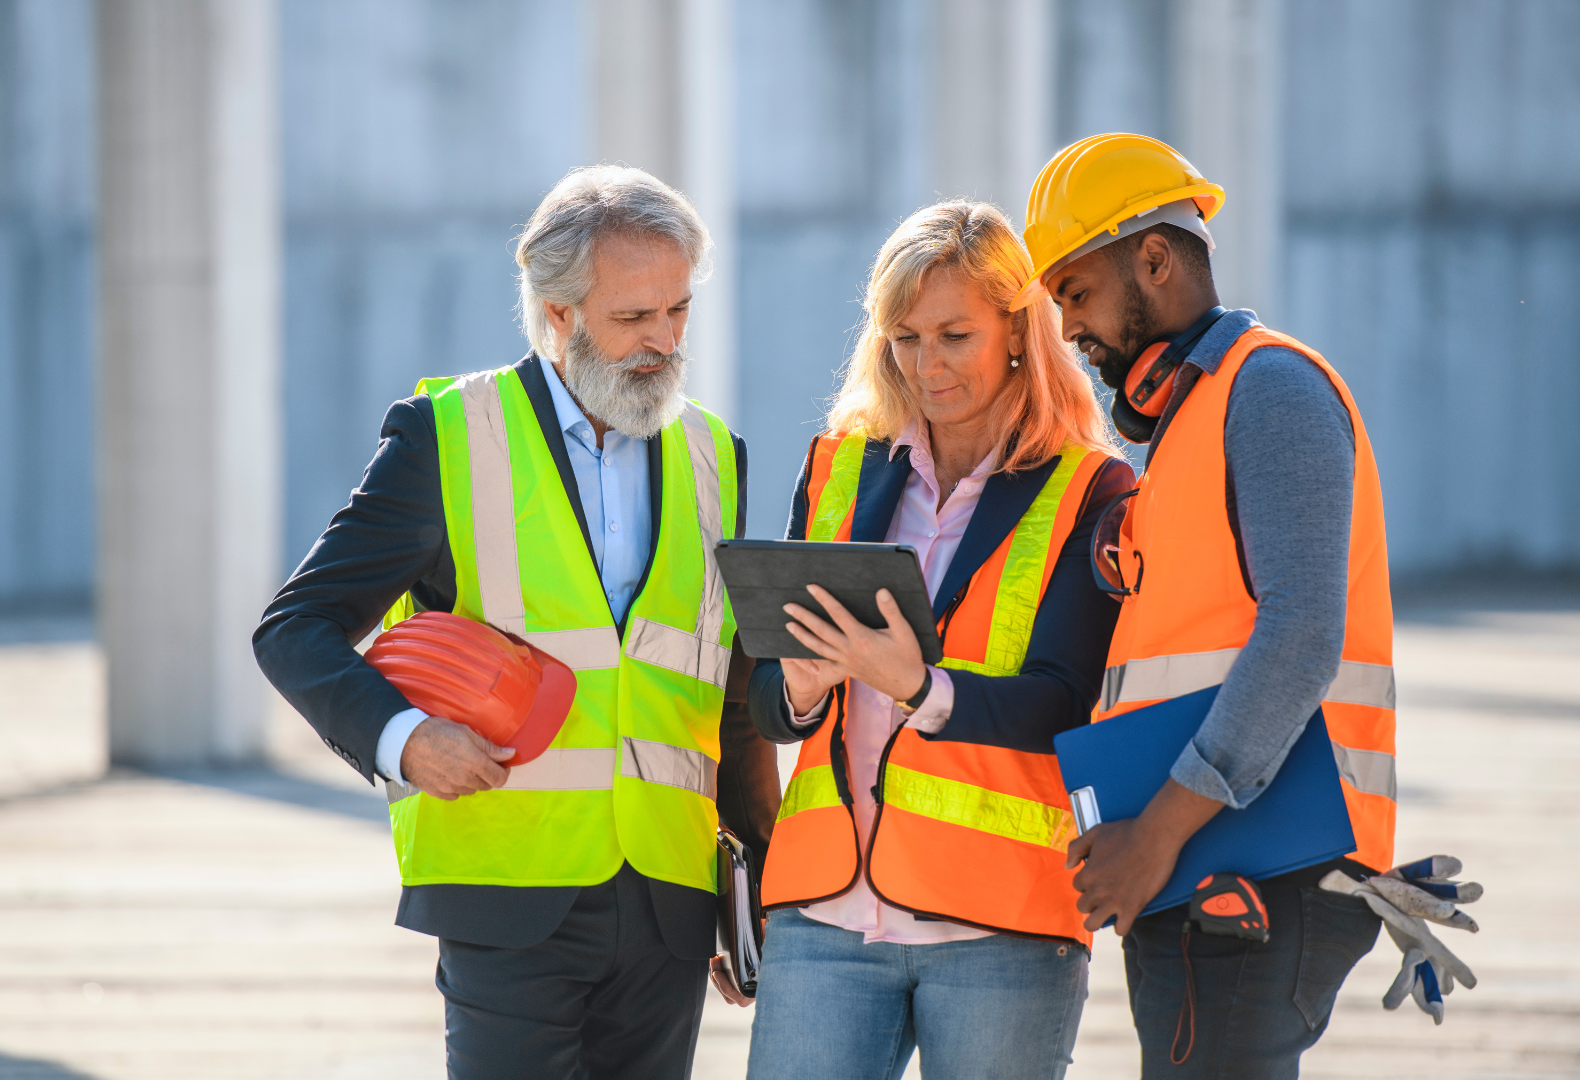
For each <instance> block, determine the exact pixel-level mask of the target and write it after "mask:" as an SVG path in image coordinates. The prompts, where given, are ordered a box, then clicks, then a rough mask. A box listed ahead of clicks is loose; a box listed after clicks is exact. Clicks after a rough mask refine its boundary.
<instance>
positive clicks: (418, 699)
mask: <svg viewBox="0 0 1580 1080" xmlns="http://www.w3.org/2000/svg"><path fill="white" fill-rule="evenodd" d="M366 660H367V662H368V663H370V664H372V665H373V667H374V668H375V669H377V670H378V671H379V673H380V674H382V675H383V676H384V677H385V678H386V679H388V680H389V681H390V682H392V683H394V684H395V687H396V689H398V690H399V691H400V692H401V693H402V694H403V695H405V697H406V700H407V701H409V702H411V703H412V704H413V705H414V706H416V707H417V708H419V709H421V710H422V711H423V712H425V713H428V714H430V715H432V716H442V717H445V718H446V719H449V720H454V721H455V722H456V723H459V724H465V725H466V726H467V727H469V728H471V729H472V730H473V731H475V732H477V733H478V734H479V735H481V736H482V737H483V738H485V739H487V740H488V741H489V742H491V743H494V744H495V745H496V746H509V747H512V748H513V749H515V751H516V756H515V757H513V758H511V759H510V760H509V761H507V762H505V764H506V765H523V764H525V763H527V762H529V761H531V760H532V759H533V758H535V757H537V756H538V755H539V754H541V753H543V751H544V750H545V749H547V748H548V745H549V743H551V742H553V741H554V736H556V735H558V734H559V731H560V728H561V726H563V725H564V723H565V716H566V714H567V713H569V712H570V709H571V700H572V699H573V698H574V697H575V696H576V675H575V673H574V672H572V671H571V669H570V668H568V667H566V666H565V665H564V664H562V663H560V662H559V661H558V660H556V659H554V658H553V657H552V656H550V655H549V654H548V653H546V652H544V651H542V650H541V649H535V648H533V647H532V646H531V645H528V644H527V643H525V642H523V641H521V640H520V639H519V638H515V637H513V636H511V635H507V634H503V633H500V632H499V631H498V630H495V629H494V628H493V627H492V626H489V625H488V624H487V623H480V622H474V621H473V620H471V619H466V618H462V617H461V616H459V615H452V614H450V613H449V612H447V611H419V612H418V613H417V614H416V615H413V616H412V617H411V618H409V619H406V620H405V621H403V622H400V623H397V624H396V625H395V626H392V627H391V628H390V629H388V630H386V631H384V633H382V634H380V635H379V636H378V637H377V638H376V639H375V640H374V642H373V646H372V648H370V649H368V651H367V655H366Z"/></svg>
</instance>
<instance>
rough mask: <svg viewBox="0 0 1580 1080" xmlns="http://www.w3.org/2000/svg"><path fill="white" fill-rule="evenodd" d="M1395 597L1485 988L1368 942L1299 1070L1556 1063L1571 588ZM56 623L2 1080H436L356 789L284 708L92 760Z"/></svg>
mask: <svg viewBox="0 0 1580 1080" xmlns="http://www.w3.org/2000/svg"><path fill="white" fill-rule="evenodd" d="M1411 612H1412V614H1411V617H1410V619H1409V621H1408V622H1405V623H1403V624H1402V625H1401V628H1400V632H1399V656H1398V667H1399V676H1400V733H1399V755H1400V767H1399V773H1400V783H1401V790H1400V815H1399V833H1400V835H1399V850H1400V852H1401V853H1402V854H1404V855H1411V856H1413V855H1425V854H1430V853H1432V852H1439V851H1443V852H1451V853H1454V854H1458V855H1460V856H1461V857H1462V858H1464V859H1465V861H1466V863H1467V865H1468V866H1469V868H1470V870H1471V871H1472V872H1473V874H1474V875H1475V876H1476V877H1477V878H1479V879H1480V880H1482V881H1483V882H1485V883H1486V884H1487V886H1488V889H1489V893H1488V897H1487V899H1486V900H1484V901H1483V902H1481V903H1480V904H1478V905H1476V908H1475V915H1476V917H1477V918H1478V920H1479V921H1480V922H1481V925H1482V927H1483V930H1482V933H1481V934H1480V935H1478V936H1476V937H1468V936H1466V935H1463V934H1454V935H1452V944H1453V945H1454V947H1456V949H1457V950H1458V951H1459V952H1460V954H1461V955H1462V956H1463V957H1464V958H1465V959H1466V960H1467V961H1468V962H1469V963H1470V964H1471V966H1472V967H1473V968H1475V970H1476V972H1477V974H1478V975H1479V976H1480V977H1481V985H1480V986H1479V987H1478V988H1477V989H1475V990H1473V991H1469V992H1465V991H1460V992H1457V993H1456V994H1455V995H1453V996H1452V997H1451V998H1450V999H1449V1003H1448V1004H1449V1019H1448V1021H1447V1023H1446V1024H1445V1025H1444V1026H1443V1027H1441V1028H1434V1027H1433V1026H1432V1024H1431V1022H1430V1020H1428V1019H1427V1018H1426V1017H1425V1016H1423V1015H1421V1014H1420V1013H1417V1012H1415V1011H1414V1010H1413V1007H1411V1006H1406V1009H1405V1010H1401V1011H1400V1012H1398V1013H1385V1012H1383V1011H1382V1009H1381V1008H1380V1007H1379V1006H1378V1004H1377V1001H1378V998H1379V997H1380V996H1381V994H1382V991H1383V989H1384V988H1385V987H1386V985H1387V984H1388V982H1389V981H1390V979H1391V978H1392V975H1393V971H1394V969H1395V967H1396V966H1397V958H1396V955H1392V956H1391V955H1390V954H1392V953H1393V952H1394V950H1393V947H1392V945H1391V944H1388V943H1387V942H1386V940H1385V941H1384V942H1383V943H1382V944H1381V945H1379V947H1378V949H1377V950H1376V951H1375V952H1374V954H1373V955H1372V956H1371V957H1368V958H1367V960H1365V961H1364V962H1363V963H1362V965H1361V967H1360V969H1359V970H1358V971H1357V972H1356V973H1355V975H1354V976H1352V978H1351V979H1350V982H1349V984H1348V985H1347V987H1346V989H1345V991H1344V993H1343V994H1342V995H1341V997H1340V999H1339V1004H1338V1008H1337V1011H1336V1014H1335V1017H1334V1021H1333V1025H1332V1028H1331V1029H1330V1032H1329V1034H1328V1036H1327V1038H1326V1039H1325V1040H1324V1042H1323V1043H1322V1044H1321V1045H1320V1046H1319V1047H1318V1049H1317V1050H1316V1051H1314V1052H1313V1053H1312V1054H1310V1055H1308V1057H1307V1060H1306V1075H1307V1076H1308V1077H1333V1078H1339V1077H1343V1078H1344V1080H1362V1078H1369V1077H1378V1078H1382V1077H1387V1078H1390V1080H1396V1078H1398V1077H1401V1076H1406V1075H1412V1074H1416V1075H1431V1076H1433V1077H1434V1078H1450V1077H1552V1076H1571V1077H1580V922H1577V921H1576V920H1575V919H1574V918H1573V917H1572V916H1571V915H1570V909H1569V908H1568V906H1567V901H1568V900H1569V899H1570V898H1571V897H1573V896H1576V895H1580V870H1577V866H1576V862H1575V860H1577V859H1580V784H1577V779H1580V597H1576V596H1573V595H1571V597H1570V598H1569V599H1568V600H1563V601H1559V602H1556V603H1555V602H1552V601H1550V600H1545V601H1544V600H1542V599H1540V598H1538V599H1537V601H1536V602H1535V603H1532V602H1530V601H1529V600H1525V601H1517V602H1510V600H1509V598H1507V597H1491V598H1487V597H1482V598H1471V599H1470V600H1469V601H1462V602H1461V603H1458V604H1453V605H1445V604H1439V605H1437V606H1436V607H1428V606H1422V605H1420V604H1417V605H1416V606H1415V607H1413V608H1412V609H1411ZM80 632H81V627H80V626H78V627H73V626H72V625H70V624H28V625H19V624H10V625H0V1078H4V1080H11V1078H29V1080H65V1078H72V1077H89V1078H99V1080H143V1078H150V1080H151V1078H156V1077H157V1078H170V1080H178V1078H195V1080H196V1078H203V1080H207V1078H216V1080H217V1078H231V1077H236V1078H265V1077H267V1078H289V1080H309V1078H311V1080H320V1078H323V1080H328V1078H362V1077H367V1078H369V1080H373V1078H375V1077H376V1078H378V1080H404V1078H407V1077H412V1078H416V1077H434V1076H441V1075H443V1060H442V1047H441V1038H442V1036H441V1021H440V1001H439V998H438V995H437V993H436V992H435V991H434V989H433V984H432V976H433V962H434V947H433V944H432V942H431V941H429V940H428V939H425V938H422V937H420V936H418V935H415V934H410V933H407V932H406V931H403V930H399V929H397V928H395V927H394V926H392V925H391V924H390V918H391V915H392V913H393V909H394V901H395V896H396V893H397V888H398V885H397V881H396V876H395V871H394V860H393V858H392V857H391V853H390V850H389V836H388V828H387V825H386V824H385V818H384V810H383V806H382V802H381V800H380V798H379V797H378V796H377V795H376V794H374V793H373V792H371V791H370V790H369V789H368V788H367V787H366V786H365V785H362V784H361V782H360V780H359V779H358V778H357V777H355V776H354V775H352V774H351V773H350V772H349V770H347V769H346V768H345V767H344V766H343V765H342V764H341V763H340V762H339V761H338V759H336V758H334V757H332V756H331V755H329V754H327V753H326V752H324V751H323V748H322V745H321V744H320V743H318V741H317V740H316V738H315V737H314V736H313V735H312V734H311V733H310V732H309V731H307V730H306V728H305V725H302V724H301V722H300V721H299V720H296V719H294V718H293V717H291V716H289V715H285V714H282V717H281V722H280V723H279V725H278V726H277V731H276V733H275V735H276V738H275V742H274V747H273V752H274V756H275V759H276V762H277V764H276V766H275V767H273V768H271V769H267V770H261V769H260V770H254V771H249V772H240V773H206V774H192V775H188V776H182V777H170V776H166V777H151V776H146V775H142V774H137V773H131V772H122V771H112V772H110V773H109V774H108V775H105V774H104V771H103V770H104V751H103V738H102V722H103V721H102V713H101V708H100V705H99V701H100V697H101V681H102V674H101V665H100V661H99V659H98V656H97V652H96V650H95V649H94V648H93V647H92V646H91V645H88V644H85V643H83V642H81V641H74V640H71V639H72V638H73V637H74V636H75V635H79V634H80ZM39 638H44V639H53V640H45V641H43V642H39V641H37V640H36V639H39ZM29 639H33V640H30V641H29ZM6 641H11V642H13V643H12V644H4V642H6ZM18 641H28V643H14V642H18ZM1092 984H1093V991H1092V998H1091V1000H1090V1002H1089V1003H1088V1005H1087V1010H1086V1015H1085V1019H1084V1022H1083V1024H1082V1028H1081V1037H1080V1042H1079V1044H1078V1046H1077V1050H1076V1065H1075V1067H1074V1069H1073V1070H1072V1073H1071V1075H1072V1076H1073V1077H1076V1078H1090V1080H1099V1078H1109V1077H1114V1078H1118V1077H1126V1076H1134V1075H1135V1071H1136V1050H1135V1041H1134V1037H1133V1035H1132V1034H1131V1032H1130V1026H1129V1017H1128V1014H1127V1011H1126V1008H1125V1003H1124V996H1123V975H1122V972H1121V970H1120V964H1119V953H1118V949H1117V941H1116V940H1115V939H1113V938H1112V937H1111V936H1105V937H1103V938H1101V939H1100V940H1099V941H1098V944H1097V950H1096V955H1095V957H1094V965H1093V978H1092ZM1406 1010H1408V1011H1406ZM749 1024H750V1014H749V1013H747V1012H744V1011H741V1010H736V1009H733V1008H731V1007H729V1006H727V1005H725V1004H724V1003H723V1002H722V1001H719V1000H717V999H715V1000H713V1001H711V1002H710V1007H709V1011H708V1013H707V1018H706V1020H705V1024H704V1029H703V1038H702V1045H701V1049H700V1051H699V1055H698V1068H697V1075H698V1076H699V1077H701V1078H708V1080H711V1078H715V1077H717V1078H724V1077H740V1076H741V1075H742V1074H743V1072H744V1066H745V1041H746V1034H747V1031H748V1028H749ZM913 1071H914V1064H913Z"/></svg>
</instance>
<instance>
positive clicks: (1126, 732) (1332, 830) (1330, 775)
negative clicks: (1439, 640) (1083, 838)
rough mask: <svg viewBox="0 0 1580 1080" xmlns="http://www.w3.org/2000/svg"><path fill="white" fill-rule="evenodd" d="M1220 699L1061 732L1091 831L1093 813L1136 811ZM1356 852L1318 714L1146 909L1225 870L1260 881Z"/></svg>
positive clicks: (1067, 778) (1179, 898) (1191, 700)
mask: <svg viewBox="0 0 1580 1080" xmlns="http://www.w3.org/2000/svg"><path fill="white" fill-rule="evenodd" d="M1217 696H1218V687H1216V686H1212V687H1208V688H1207V689H1206V690H1198V691H1196V692H1195V693H1194V694H1186V695H1184V696H1183V697H1177V698H1172V699H1170V700H1169V701H1163V702H1159V703H1158V704H1156V705H1149V706H1147V707H1146V708H1144V709H1137V710H1135V711H1134V712H1129V713H1124V714H1123V715H1120V716H1116V717H1113V718H1112V719H1109V720H1103V721H1100V722H1099V723H1095V724H1090V725H1088V726H1086V727H1079V728H1074V729H1072V730H1070V731H1066V732H1063V733H1062V734H1059V735H1055V736H1054V738H1053V745H1054V749H1055V751H1056V752H1057V753H1058V755H1059V769H1060V771H1061V772H1062V773H1063V774H1064V784H1065V787H1066V788H1067V789H1068V790H1069V791H1070V792H1071V803H1072V805H1073V806H1080V807H1081V808H1082V813H1081V814H1080V815H1078V818H1085V819H1086V821H1085V822H1084V824H1085V826H1086V827H1090V825H1092V824H1096V822H1095V821H1093V820H1091V819H1092V816H1093V814H1094V811H1095V816H1096V818H1097V820H1099V821H1118V820H1120V819H1123V818H1133V817H1136V816H1137V815H1139V814H1140V813H1141V811H1142V810H1143V809H1144V808H1145V807H1146V805H1147V803H1148V802H1150V801H1151V800H1152V796H1153V795H1155V794H1157V792H1158V789H1159V788H1161V787H1162V786H1163V782H1164V781H1165V780H1167V779H1168V778H1169V770H1170V769H1171V768H1173V766H1174V761H1175V759H1177V758H1178V757H1179V754H1180V751H1181V750H1183V749H1184V748H1185V744H1186V743H1188V742H1189V741H1190V740H1191V739H1192V738H1193V737H1194V736H1195V734H1196V732H1197V730H1198V729H1200V727H1201V722H1202V720H1204V719H1205V718H1206V716H1207V711H1208V710H1209V709H1211V708H1212V703H1213V700H1214V699H1215V698H1217ZM1087 788H1090V789H1091V790H1090V792H1087V791H1085V790H1084V789H1087ZM1354 850H1355V833H1354V831H1353V830H1352V829H1351V828H1350V815H1349V812H1348V811H1347V810H1346V809H1345V807H1344V791H1343V789H1342V788H1341V787H1340V786H1339V770H1338V765H1337V764H1336V762H1335V761H1334V758H1333V745H1332V743H1331V742H1329V740H1328V727H1327V724H1326V722H1325V721H1324V720H1323V718H1322V710H1321V709H1318V710H1317V711H1316V713H1315V714H1313V715H1312V717H1311V719H1310V721H1308V722H1307V724H1306V730H1305V731H1304V732H1302V733H1301V735H1300V738H1298V739H1296V740H1295V745H1294V746H1293V747H1291V748H1290V751H1289V756H1288V757H1286V758H1285V759H1284V763H1283V765H1282V766H1280V768H1279V770H1278V773H1277V775H1275V776H1274V777H1273V779H1272V780H1271V781H1270V782H1269V783H1268V785H1267V790H1265V791H1263V792H1262V794H1261V795H1259V796H1257V797H1256V799H1255V800H1253V801H1252V803H1251V805H1249V806H1247V807H1246V808H1245V809H1244V810H1232V809H1229V808H1225V809H1223V810H1220V811H1218V813H1217V815H1216V816H1215V817H1213V819H1212V820H1211V821H1209V822H1207V824H1206V825H1204V826H1202V828H1201V831H1200V832H1198V833H1197V834H1196V835H1195V836H1193V837H1191V838H1190V839H1189V840H1187V841H1186V842H1185V846H1184V847H1183V848H1181V849H1180V856H1179V862H1178V863H1177V864H1175V867H1174V876H1173V877H1171V878H1169V880H1168V884H1167V885H1165V886H1163V890H1162V891H1161V892H1159V893H1158V895H1157V896H1156V897H1154V898H1153V900H1152V902H1151V903H1150V904H1148V905H1147V906H1146V908H1144V909H1143V910H1142V912H1141V913H1142V914H1143V915H1150V914H1152V913H1153V912H1156V911H1162V910H1163V909H1165V908H1170V907H1174V906H1175V905H1176V904H1183V903H1186V902H1187V901H1189V900H1190V898H1191V894H1192V893H1193V892H1194V891H1195V889H1196V885H1197V883H1198V882H1200V881H1201V880H1202V879H1204V878H1206V877H1208V876H1210V875H1212V874H1216V873H1219V872H1222V871H1231V872H1234V873H1238V874H1244V875H1245V876H1246V877H1249V878H1251V879H1253V880H1261V879H1263V878H1270V877H1274V876H1276V875H1278V874H1287V873H1289V872H1290V871H1291V870H1299V869H1301V868H1302V867H1306V866H1314V865H1316V864H1317V863H1320V862H1326V861H1328V860H1329V859H1336V858H1338V857H1339V856H1341V855H1348V854H1349V853H1351V852H1353V851H1354Z"/></svg>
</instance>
